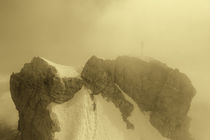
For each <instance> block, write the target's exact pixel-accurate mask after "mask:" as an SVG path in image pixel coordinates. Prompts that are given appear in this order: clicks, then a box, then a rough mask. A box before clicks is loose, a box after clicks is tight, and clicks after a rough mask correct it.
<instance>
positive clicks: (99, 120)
mask: <svg viewBox="0 0 210 140" xmlns="http://www.w3.org/2000/svg"><path fill="white" fill-rule="evenodd" d="M90 93H91V91H90V90H88V89H87V88H85V87H83V88H82V89H81V90H80V91H78V92H77V93H76V94H75V96H74V97H73V98H72V99H71V100H69V101H67V102H65V103H63V104H56V103H51V104H50V105H49V108H50V110H51V117H52V119H53V118H55V117H54V115H56V116H57V119H58V122H59V125H60V128H61V131H60V132H56V133H55V140H129V139H132V140H167V139H166V138H163V137H162V136H161V135H160V134H159V133H158V131H157V130H156V129H155V128H154V127H152V126H151V124H150V122H149V120H148V116H146V115H144V114H143V113H142V112H141V111H140V109H139V108H138V106H137V104H135V102H134V101H133V100H132V99H131V98H130V97H128V96H127V95H126V94H125V93H123V94H124V96H125V97H126V99H127V100H128V101H130V102H131V103H132V104H133V105H134V107H135V108H134V111H133V112H132V115H131V116H130V117H129V118H128V119H129V120H130V121H131V122H132V123H133V124H134V125H135V129H127V128H126V123H125V122H124V121H123V119H122V115H121V112H120V110H119V109H118V108H116V107H115V105H114V104H113V103H112V102H108V101H106V100H105V99H104V98H103V97H102V96H101V94H99V95H94V98H93V99H91V97H90ZM94 102H95V104H96V107H95V109H94Z"/></svg>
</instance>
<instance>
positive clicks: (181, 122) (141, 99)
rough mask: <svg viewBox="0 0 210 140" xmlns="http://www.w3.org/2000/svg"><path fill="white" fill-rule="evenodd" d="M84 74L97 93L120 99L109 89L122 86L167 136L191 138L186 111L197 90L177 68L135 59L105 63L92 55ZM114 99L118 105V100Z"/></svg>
mask: <svg viewBox="0 0 210 140" xmlns="http://www.w3.org/2000/svg"><path fill="white" fill-rule="evenodd" d="M81 75H82V78H83V79H84V81H86V83H87V86H88V87H90V89H91V90H92V91H93V92H94V93H95V94H97V93H99V92H101V93H102V94H104V95H106V93H112V96H115V95H116V96H117V93H118V92H110V91H109V87H115V86H116V85H115V84H117V85H119V87H120V88H121V89H122V90H123V91H124V92H125V93H127V94H128V95H129V96H130V97H131V98H132V99H133V100H134V101H135V102H136V103H137V104H138V106H139V107H140V109H141V110H142V111H149V112H150V122H151V124H152V125H153V126H154V127H155V128H157V129H158V130H159V132H160V133H161V134H162V135H163V136H164V137H168V138H171V139H172V140H191V139H192V138H191V136H190V134H189V132H188V129H189V118H188V116H187V112H188V110H189V108H190V104H191V100H192V98H193V96H194V95H195V89H194V88H193V86H192V84H191V82H190V80H189V79H188V78H187V76H186V75H185V74H183V73H181V72H179V71H178V70H177V69H171V68H169V67H167V66H166V65H165V64H163V63H161V62H159V61H156V60H151V61H149V62H146V61H143V60H140V59H137V58H133V57H118V58H117V59H116V60H102V59H99V58H97V57H95V56H93V57H91V58H90V59H89V60H88V62H87V63H86V65H85V67H84V69H83V71H82V74H81ZM106 91H108V92H106ZM112 100H113V102H117V100H116V99H115V98H112ZM123 105H124V104H123ZM125 106H126V105H125ZM128 106H129V105H128ZM123 108H124V107H123ZM125 108H126V107H125ZM129 108H130V107H128V109H125V110H121V111H122V115H123V117H125V118H126V117H128V116H129V114H130V113H129V110H131V111H132V109H129ZM131 108H132V107H131Z"/></svg>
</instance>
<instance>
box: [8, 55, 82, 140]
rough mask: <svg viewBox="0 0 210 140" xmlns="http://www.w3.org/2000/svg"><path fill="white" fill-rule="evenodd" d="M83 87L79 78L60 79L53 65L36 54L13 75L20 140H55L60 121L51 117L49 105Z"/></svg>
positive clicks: (11, 87)
mask: <svg viewBox="0 0 210 140" xmlns="http://www.w3.org/2000/svg"><path fill="white" fill-rule="evenodd" d="M81 87H82V80H80V79H77V78H64V79H61V78H60V77H58V75H57V71H56V69H55V68H54V67H53V66H50V65H48V63H47V62H45V61H44V60H43V59H41V58H39V57H35V58H34V59H33V60H32V61H31V63H27V64H25V65H24V67H23V69H22V70H21V71H20V72H19V73H16V74H12V75H11V78H10V91H11V95H12V99H13V101H14V103H15V105H16V108H17V110H18V112H19V122H18V130H19V131H20V132H21V133H20V135H19V138H18V139H20V140H52V139H53V136H54V132H56V131H59V126H58V124H56V123H55V121H53V120H52V119H51V117H50V112H49V110H48V109H47V106H48V105H49V104H50V103H51V102H56V103H63V102H65V101H67V100H69V99H71V98H72V97H73V96H74V94H75V93H76V92H77V91H78V90H80V89H81Z"/></svg>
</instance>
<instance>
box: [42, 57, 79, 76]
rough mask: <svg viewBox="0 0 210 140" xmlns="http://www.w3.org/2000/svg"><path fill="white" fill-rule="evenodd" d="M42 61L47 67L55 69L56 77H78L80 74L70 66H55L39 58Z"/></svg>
mask: <svg viewBox="0 0 210 140" xmlns="http://www.w3.org/2000/svg"><path fill="white" fill-rule="evenodd" d="M41 58H42V59H43V60H44V61H46V62H47V63H48V64H49V65H51V66H53V67H55V68H56V70H57V72H58V75H59V76H60V77H61V78H63V77H78V76H79V75H80V74H79V73H78V72H77V71H76V70H75V68H74V67H71V66H65V65H61V64H56V63H54V62H52V61H49V60H47V59H45V58H43V57H41Z"/></svg>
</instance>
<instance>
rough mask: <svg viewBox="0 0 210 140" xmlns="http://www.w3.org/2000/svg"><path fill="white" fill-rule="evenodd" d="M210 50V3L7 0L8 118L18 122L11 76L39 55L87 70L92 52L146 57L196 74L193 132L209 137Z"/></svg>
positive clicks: (0, 37)
mask: <svg viewBox="0 0 210 140" xmlns="http://www.w3.org/2000/svg"><path fill="white" fill-rule="evenodd" d="M142 42H143V44H144V46H143V48H142ZM209 53H210V1H209V0H101V1H97V0H87V1H82V0H69V1H67V0H60V1H56V0H36V1H28V0H19V1H17V0H10V1H8V0H0V66H1V68H0V92H1V93H0V106H1V109H0V119H1V120H4V121H5V122H6V123H8V124H10V125H11V124H15V122H16V121H15V119H14V118H15V117H14V118H10V117H6V116H17V114H16V113H17V112H15V111H14V105H13V103H12V101H11V98H10V94H9V86H8V80H9V75H10V74H11V73H12V72H17V71H19V70H20V69H21V67H22V66H23V64H24V63H25V62H29V61H30V60H31V58H32V57H33V56H42V57H44V58H47V59H49V60H52V61H54V62H56V63H60V64H64V65H72V66H81V65H83V64H84V63H85V62H86V61H87V59H88V58H89V57H90V56H91V55H96V56H98V57H102V58H115V57H117V56H119V55H131V56H137V57H140V56H142V55H143V56H149V57H153V58H155V59H158V60H160V61H162V62H164V63H166V64H167V65H168V66H170V67H173V68H178V69H179V70H180V71H182V72H184V73H186V74H187V75H188V76H189V78H190V79H191V81H192V83H193V85H194V86H195V88H196V90H197V95H196V96H195V97H194V100H193V102H192V107H191V110H190V112H189V115H190V116H191V118H192V123H191V133H192V135H193V136H194V137H195V138H196V140H209V139H210V134H209V133H208V132H209V130H210V126H209V125H207V124H210V120H209V119H208V118H209V117H210V103H209V100H210V95H209V94H210V88H209V82H210V76H209V75H210V74H209V72H210V56H209ZM5 106H6V107H11V108H13V109H9V110H11V111H8V109H5ZM12 112H14V113H15V115H13V113H12ZM10 113H11V114H10Z"/></svg>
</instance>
